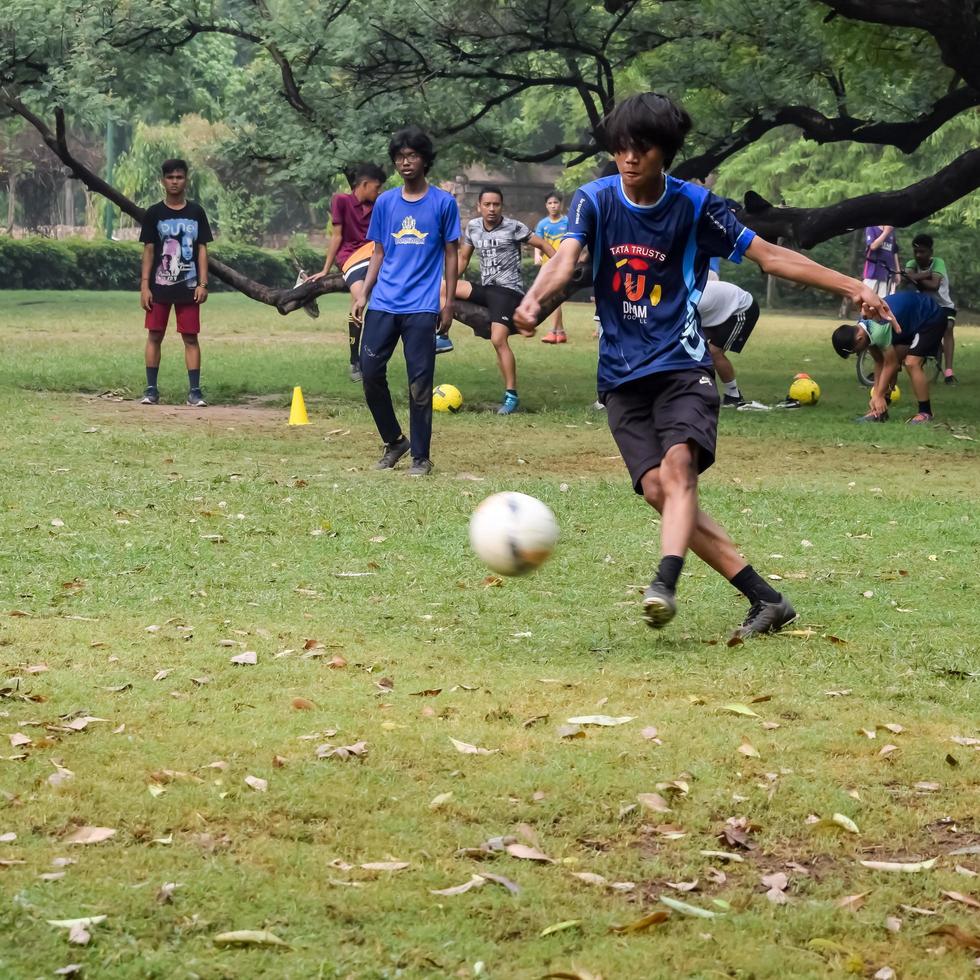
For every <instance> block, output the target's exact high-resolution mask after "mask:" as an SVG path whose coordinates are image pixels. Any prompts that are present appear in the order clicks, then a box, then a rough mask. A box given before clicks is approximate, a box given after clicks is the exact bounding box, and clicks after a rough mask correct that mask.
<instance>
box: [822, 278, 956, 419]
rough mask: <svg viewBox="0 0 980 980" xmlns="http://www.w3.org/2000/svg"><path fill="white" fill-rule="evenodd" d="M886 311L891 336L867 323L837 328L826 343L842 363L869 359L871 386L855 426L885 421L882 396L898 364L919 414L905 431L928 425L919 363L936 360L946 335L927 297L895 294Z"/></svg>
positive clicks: (941, 313) (884, 327)
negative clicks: (872, 375) (865, 353)
mask: <svg viewBox="0 0 980 980" xmlns="http://www.w3.org/2000/svg"><path fill="white" fill-rule="evenodd" d="M888 306H889V308H890V309H891V311H892V315H893V316H894V317H895V321H896V322H897V324H898V329H897V330H896V329H895V328H893V327H892V325H891V324H890V323H878V322H876V321H874V320H869V319H861V320H859V321H858V323H857V326H855V325H854V324H853V323H842V324H841V325H840V326H839V327H838V328H837V329H836V330H835V331H834V335H833V337H832V338H831V339H832V342H833V345H834V350H835V351H837V353H838V354H840V356H841V357H843V358H848V357H850V356H851V354H858V353H860V352H861V351H863V350H869V351H870V352H871V356H872V358H874V362H875V383H874V385H873V386H872V388H871V402H870V404H869V406H868V409H869V411H868V414H867V415H865V416H863V417H862V418H860V419H858V421H859V422H887V421H888V396H889V395H890V394H891V390H892V388H893V387H894V386H895V378H896V377H897V376H898V372H899V370H900V369H901V367H902V365H903V364H904V365H905V370H906V371H907V372H908V376H909V381H910V382H911V384H912V390H913V391H914V392H915V397H916V399H918V402H919V410H918V412H916V414H915V415H913V416H912V418H910V419H909V420H908V421H909V425H925V424H926V423H927V422H931V421H932V402H931V401H930V400H929V379H928V378H927V377H926V372H925V370H924V369H923V361H924V360H925V359H926V358H927V357H938V356H939V353H940V350H941V347H942V343H943V337H944V336H945V334H946V311H945V310H944V309H942V308H941V307H940V306H939V304H938V303H937V302H936V301H935V300H934V299H933V298H932V296H930V295H928V294H927V293H913V292H902V293H895V294H894V295H893V296H889V297H888Z"/></svg>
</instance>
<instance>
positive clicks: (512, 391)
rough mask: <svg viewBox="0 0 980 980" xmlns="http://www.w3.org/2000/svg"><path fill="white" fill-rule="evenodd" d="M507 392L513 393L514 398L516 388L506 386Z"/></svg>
mask: <svg viewBox="0 0 980 980" xmlns="http://www.w3.org/2000/svg"><path fill="white" fill-rule="evenodd" d="M507 394H508V395H513V396H514V397H515V398H516V397H517V389H516V388H508V389H507Z"/></svg>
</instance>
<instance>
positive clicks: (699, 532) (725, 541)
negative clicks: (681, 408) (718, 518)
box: [640, 447, 748, 580]
mask: <svg viewBox="0 0 980 980" xmlns="http://www.w3.org/2000/svg"><path fill="white" fill-rule="evenodd" d="M674 448H678V447H674ZM684 448H687V450H688V454H689V456H690V448H689V447H684ZM669 452H670V451H668V455H669ZM666 460H667V457H664V462H666ZM678 463H679V464H680V465H679V466H678V468H679V469H680V470H681V474H682V479H685V477H684V465H683V463H684V460H679V461H678ZM662 469H663V465H661V466H659V467H657V469H653V470H647V472H646V473H644V474H643V477H642V478H641V480H640V484H641V486H642V488H643V498H644V499H645V500H646V502H647V503H648V504H650V506H651V507H653V508H654V509H655V510H656V511H658V512H659V513H660V514H662V515H664V520H663V521H662V523H661V528H662V536H661V550H662V552H663V553H664V554H673V555H680V556H683V555H684V554H685V552H686V551H687V550H688V548H690V550H691V551H693V552H694V553H695V554H696V555H697V556H698V557H699V558H700V559H701V560H702V561H703V562H704V563H705V564H706V565H710V566H711V568H713V569H714V570H715V571H716V572H718V574H719V575H722V576H723V577H724V578H726V579H729V580H731V579H732V578H734V577H735V576H736V575H737V574H738V573H739V572H740V571H741V570H742V569H743V568H745V567H746V566H747V565H748V562H747V561H746V560H745V559H744V558H743V557H742V556H741V555H740V554H739V553H738V550H737V549H736V547H735V543H734V542H733V541H732V539H731V538H730V537H729V536H728V534H727V533H726V532H725V529H724V528H723V527H722V526H721V525H720V524H718V523H716V522H715V521H714V520H713V519H712V518H711V517H709V516H708V515H707V514H706V513H705V512H704V511H703V510H701V509H700V508H698V506H697V481H696V478H695V484H694V507H695V511H694V520H693V526H692V525H691V523H690V522H689V523H688V524H687V528H688V530H687V537H686V540H685V539H684V537H683V535H684V532H683V529H682V531H681V533H680V534H677V535H672V534H671V535H668V519H667V516H666V514H667V500H666V494H665V492H664V487H663V484H662V481H661V470H662ZM689 472H690V471H689V470H688V474H687V477H686V479H688V480H689V479H690V476H689ZM687 506H688V507H689V506H690V504H689V503H688V504H687ZM675 548H682V550H672V549H675Z"/></svg>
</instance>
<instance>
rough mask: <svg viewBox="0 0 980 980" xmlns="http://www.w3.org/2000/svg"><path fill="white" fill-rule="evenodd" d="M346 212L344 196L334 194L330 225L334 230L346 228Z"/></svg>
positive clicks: (331, 203) (331, 202)
mask: <svg viewBox="0 0 980 980" xmlns="http://www.w3.org/2000/svg"><path fill="white" fill-rule="evenodd" d="M344 210H345V209H344V196H343V194H334V196H333V199H332V200H331V201H330V223H331V224H332V225H333V226H334V228H343V227H344Z"/></svg>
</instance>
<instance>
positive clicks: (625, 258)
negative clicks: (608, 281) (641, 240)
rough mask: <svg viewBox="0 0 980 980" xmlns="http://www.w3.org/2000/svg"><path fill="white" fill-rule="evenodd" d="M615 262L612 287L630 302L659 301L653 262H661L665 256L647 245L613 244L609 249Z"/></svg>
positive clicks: (657, 283)
mask: <svg viewBox="0 0 980 980" xmlns="http://www.w3.org/2000/svg"><path fill="white" fill-rule="evenodd" d="M609 252H610V254H611V255H612V257H613V260H614V262H615V266H616V271H615V272H614V273H613V278H612V288H613V291H614V292H617V293H623V294H624V295H625V297H626V299H627V300H628V301H629V302H630V303H640V302H643V301H645V300H649V301H650V304H651V305H652V306H656V305H657V304H658V303H659V302H660V296H661V287H660V283H659V282H654V280H653V272H652V266H653V262H663V261H664V260H665V259H666V258H667V256H666V255H665V254H664V253H663V252H661V251H659V249H655V248H651V247H650V246H648V245H614V246H613V247H612V248H610V249H609Z"/></svg>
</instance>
